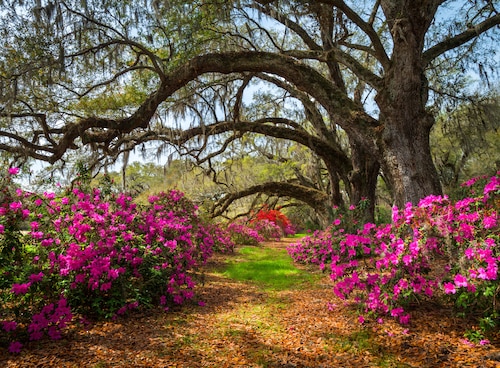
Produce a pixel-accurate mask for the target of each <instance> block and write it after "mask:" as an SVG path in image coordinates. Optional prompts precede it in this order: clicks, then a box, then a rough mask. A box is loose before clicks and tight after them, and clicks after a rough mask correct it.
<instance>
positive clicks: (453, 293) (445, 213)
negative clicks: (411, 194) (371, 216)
mask: <svg viewBox="0 0 500 368" xmlns="http://www.w3.org/2000/svg"><path fill="white" fill-rule="evenodd" d="M499 175H500V173H498V174H497V175H496V176H493V177H492V178H490V179H489V180H487V182H486V183H485V184H484V185H483V186H482V189H481V190H479V191H477V189H476V188H475V187H474V188H473V187H472V186H473V185H475V186H478V185H479V184H480V183H479V182H477V180H471V181H469V182H467V183H465V185H464V186H465V187H466V188H469V189H470V193H471V196H470V197H466V198H464V199H461V200H458V201H456V202H453V201H450V200H449V199H448V197H446V196H429V197H426V198H424V199H422V200H421V201H420V203H419V204H418V206H412V205H411V204H407V205H406V206H405V208H404V209H398V208H394V209H393V222H392V223H391V224H387V225H381V226H376V225H374V224H370V223H368V224H365V225H364V226H362V227H360V228H359V229H358V230H357V231H354V232H348V231H345V230H344V227H343V225H344V224H343V219H340V218H338V219H336V220H335V221H334V223H333V224H332V225H331V226H330V227H329V228H328V229H326V230H325V231H320V232H316V233H315V234H314V235H313V236H309V237H305V238H303V239H302V240H301V241H300V242H298V243H295V244H292V245H290V246H289V248H288V252H289V254H290V255H291V256H292V258H293V259H294V260H295V261H297V262H301V263H312V264H316V265H318V266H319V267H321V268H322V269H324V270H327V269H329V272H330V276H331V279H332V280H333V281H334V288H333V291H334V293H335V295H337V296H338V297H340V298H342V299H348V298H350V300H353V301H354V302H355V303H357V304H358V305H359V307H360V311H361V314H362V315H364V317H368V316H370V315H372V316H379V315H389V316H392V317H394V318H396V319H397V320H398V321H399V322H400V323H402V324H406V323H408V322H409V320H410V314H409V312H408V311H409V309H410V306H411V305H413V304H415V302H416V301H417V300H422V299H432V298H442V299H444V300H449V301H451V302H453V303H454V305H455V306H456V308H457V309H459V310H460V311H461V312H462V313H469V312H471V313H472V312H477V311H481V312H484V315H483V317H482V318H481V319H480V324H481V328H483V329H487V327H488V326H489V327H492V326H494V325H495V324H496V321H497V320H498V316H499V312H500V305H499V304H498V303H497V302H496V300H497V299H498V297H499V295H498V294H499V290H500V282H499V276H498V265H499V261H500V251H499V250H498V246H497V245H498V242H499V239H500V234H499V219H498V207H499V204H500V196H499V194H500V176H499ZM476 193H477V194H476ZM364 317H363V321H364V320H365V318H364Z"/></svg>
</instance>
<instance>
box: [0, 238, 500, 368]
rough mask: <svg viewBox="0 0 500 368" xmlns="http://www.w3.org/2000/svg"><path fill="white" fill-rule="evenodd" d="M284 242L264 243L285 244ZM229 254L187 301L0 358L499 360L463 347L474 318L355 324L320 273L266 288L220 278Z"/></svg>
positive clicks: (243, 363)
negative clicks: (286, 285) (295, 282)
mask: <svg viewBox="0 0 500 368" xmlns="http://www.w3.org/2000/svg"><path fill="white" fill-rule="evenodd" d="M290 241H291V240H290V239H285V240H284V241H281V242H276V243H267V244H265V245H264V246H266V247H279V248H283V249H284V248H285V247H286V245H287V243H288V242H290ZM227 258H229V259H230V260H231V259H232V261H233V262H234V261H237V260H238V252H236V254H235V255H232V256H225V257H223V258H221V257H220V256H218V257H216V258H215V259H214V260H213V261H212V263H211V264H210V265H208V267H207V270H206V273H205V279H204V286H203V287H201V288H200V289H199V291H198V299H197V300H196V301H195V302H193V303H192V304H189V305H184V306H182V307H180V308H178V309H176V310H171V311H169V312H167V313H165V312H163V311H153V312H146V313H145V312H141V313H137V314H135V315H131V316H129V317H128V318H123V319H119V320H116V321H112V322H102V323H96V324H94V325H90V326H88V327H87V328H75V329H73V330H71V331H69V332H68V333H67V334H66V335H65V336H64V338H63V339H62V340H59V341H55V342H54V341H39V342H36V343H35V342H34V343H30V344H27V345H26V347H25V349H24V350H23V351H22V353H21V354H19V355H8V354H6V353H5V352H3V351H2V352H1V354H3V355H1V356H0V366H1V367H95V368H98V367H101V368H104V367H106V368H107V367H189V368H195V367H290V368H292V367H310V368H313V367H318V368H319V367H358V368H359V367H500V362H499V360H500V339H499V338H493V339H491V343H490V344H488V345H485V346H471V345H470V344H469V343H467V341H465V340H464V338H463V334H464V332H465V331H466V330H467V329H469V328H471V327H472V325H470V324H469V322H468V321H467V320H464V319H461V318H457V317H453V315H452V313H451V310H446V309H444V308H442V307H437V306H424V305H422V306H419V308H418V309H416V310H415V311H413V312H412V316H413V318H412V321H411V323H410V325H409V326H400V325H398V324H396V323H393V322H392V321H386V322H385V323H384V324H378V323H375V322H369V323H365V324H363V325H360V324H359V322H358V317H357V315H356V313H355V311H354V310H353V309H352V307H349V306H346V305H345V304H344V303H343V301H341V300H338V299H335V297H334V295H333V293H332V292H331V288H332V285H331V283H330V281H329V278H328V276H327V275H326V274H324V275H320V274H318V275H317V277H315V278H314V279H313V281H308V282H306V283H303V282H302V283H301V284H300V285H294V286H293V287H290V288H288V289H286V290H273V289H269V288H265V287H262V286H261V285H257V284H255V283H252V282H244V281H234V280H232V279H230V278H229V277H227V276H226V275H225V274H224V267H225V260H226V259H227ZM315 272H316V271H315ZM201 301H203V302H204V303H203V302H202V303H199V302H201ZM200 304H204V305H200ZM497 337H498V336H497Z"/></svg>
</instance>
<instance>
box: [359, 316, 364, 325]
mask: <svg viewBox="0 0 500 368" xmlns="http://www.w3.org/2000/svg"><path fill="white" fill-rule="evenodd" d="M358 322H359V323H360V324H363V323H365V317H363V316H359V317H358Z"/></svg>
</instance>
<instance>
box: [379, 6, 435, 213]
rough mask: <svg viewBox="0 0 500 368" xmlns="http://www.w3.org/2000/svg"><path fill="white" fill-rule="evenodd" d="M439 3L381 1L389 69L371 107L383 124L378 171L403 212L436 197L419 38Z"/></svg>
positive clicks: (425, 81)
mask: <svg viewBox="0 0 500 368" xmlns="http://www.w3.org/2000/svg"><path fill="white" fill-rule="evenodd" d="M438 3H439V1H423V0H421V1H418V0H415V1H414V0H411V1H410V0H407V1H394V0H387V1H382V3H381V4H382V8H383V10H384V13H385V16H386V18H387V19H388V21H389V28H390V29H391V35H392V39H393V44H394V45H393V53H392V57H391V63H390V67H389V68H388V69H387V70H386V71H385V75H384V86H383V88H382V89H380V90H379V91H378V94H377V96H376V102H377V104H378V106H379V108H380V121H381V123H382V124H383V133H382V137H381V142H380V144H381V146H382V148H383V149H382V151H383V160H382V169H383V171H384V173H385V175H386V176H387V178H388V179H389V181H390V182H391V187H392V188H393V190H394V193H393V196H394V202H395V204H396V205H397V206H398V207H403V206H404V205H405V204H406V203H407V202H411V203H413V204H416V203H418V201H419V200H420V199H421V198H423V197H425V196H427V195H430V194H441V193H442V189H441V184H440V182H439V177H438V173H437V170H436V168H435V166H434V163H433V161H432V156H431V150H430V143H429V133H430V130H431V128H432V126H433V124H434V118H433V116H432V115H431V114H430V113H429V112H428V111H426V108H425V107H426V103H427V99H428V88H427V78H426V76H425V65H424V61H423V57H422V55H423V45H424V36H425V33H426V31H427V29H428V27H429V25H430V22H431V21H432V19H433V18H434V14H435V11H436V9H437V6H438Z"/></svg>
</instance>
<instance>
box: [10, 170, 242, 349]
mask: <svg viewBox="0 0 500 368" xmlns="http://www.w3.org/2000/svg"><path fill="white" fill-rule="evenodd" d="M15 174H17V170H14V169H10V170H9V175H15ZM0 190H1V191H0V267H1V268H0V307H1V308H0V345H8V349H9V351H11V352H19V350H20V349H21V347H22V343H21V342H20V341H22V340H23V339H29V340H39V339H41V338H42V337H44V336H49V337H50V338H52V339H58V338H60V337H61V331H62V330H63V329H64V328H65V327H66V326H67V325H68V323H70V322H71V321H73V320H74V316H75V315H76V314H78V315H81V316H85V317H90V318H112V317H116V316H118V315H122V314H125V313H127V311H129V310H132V309H135V308H138V307H139V306H144V307H148V306H155V305H160V306H162V307H163V308H165V309H168V306H169V305H172V304H182V303H183V302H184V301H186V300H188V299H191V298H193V296H194V286H195V280H194V278H193V272H192V270H196V268H197V267H199V266H200V265H202V264H204V263H205V262H206V261H207V259H208V258H209V257H210V256H211V255H212V253H213V252H214V251H231V250H232V249H233V247H234V243H232V241H231V240H230V238H229V234H228V233H227V232H225V231H223V230H221V229H218V228H216V227H215V226H214V225H211V224H207V223H205V222H203V221H201V220H200V218H199V217H198V214H197V207H196V206H195V205H194V204H193V203H192V202H191V201H190V200H188V199H187V198H186V197H184V195H183V193H181V192H179V191H175V190H173V191H171V192H169V193H160V194H158V195H157V196H152V197H150V198H149V205H147V206H138V205H136V204H135V203H134V202H133V201H132V198H131V197H130V196H128V195H126V194H118V195H115V196H111V197H110V198H109V199H108V200H106V199H104V198H103V195H102V194H101V192H100V190H99V189H92V190H90V191H84V190H82V189H79V188H78V187H77V188H74V189H70V190H67V191H66V192H64V193H62V194H61V195H56V194H54V193H49V192H46V193H43V194H35V193H29V192H25V191H23V190H21V189H16V188H14V187H13V186H12V183H11V182H10V177H9V176H7V177H6V178H5V179H4V182H3V183H2V186H1V189H0ZM21 229H22V230H23V231H20V230H21Z"/></svg>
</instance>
